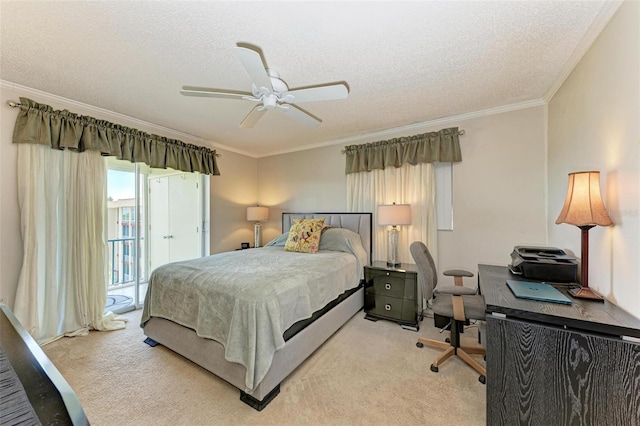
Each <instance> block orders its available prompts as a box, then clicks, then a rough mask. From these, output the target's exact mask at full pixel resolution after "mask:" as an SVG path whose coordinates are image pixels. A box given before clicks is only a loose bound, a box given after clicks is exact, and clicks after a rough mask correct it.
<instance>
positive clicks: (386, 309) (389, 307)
mask: <svg viewBox="0 0 640 426" xmlns="http://www.w3.org/2000/svg"><path fill="white" fill-rule="evenodd" d="M384 310H385V311H390V310H391V305H390V304H388V303H387V304H386V305H384Z"/></svg>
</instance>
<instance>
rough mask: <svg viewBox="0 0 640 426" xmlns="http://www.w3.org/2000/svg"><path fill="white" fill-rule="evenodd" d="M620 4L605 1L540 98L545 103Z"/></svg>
mask: <svg viewBox="0 0 640 426" xmlns="http://www.w3.org/2000/svg"><path fill="white" fill-rule="evenodd" d="M622 3H623V0H614V1H607V2H606V3H605V4H604V5H603V6H602V10H601V11H600V13H599V14H598V16H596V19H594V20H593V23H592V24H591V26H590V27H589V29H588V30H587V32H586V33H585V35H584V37H582V40H580V43H578V46H576V49H575V50H574V51H573V54H572V55H571V56H570V57H569V59H567V61H566V62H565V63H564V66H563V67H562V70H560V73H559V74H558V77H557V78H556V81H555V82H554V83H553V84H552V85H551V87H549V89H547V92H546V93H545V94H544V96H543V97H542V99H543V100H544V101H545V102H549V101H550V100H551V98H553V97H554V95H555V94H556V92H557V91H558V90H559V89H560V87H561V86H562V84H563V83H564V82H565V80H566V79H567V78H568V77H569V75H570V74H571V72H572V71H573V70H574V69H575V67H576V66H577V65H578V63H579V62H580V60H582V57H583V56H584V55H585V53H587V51H588V50H589V49H590V48H591V46H592V45H593V43H594V41H595V40H596V38H598V36H599V35H600V33H601V32H602V30H603V29H604V27H606V26H607V24H608V23H609V21H610V20H611V18H612V17H613V15H614V14H615V13H616V11H617V10H618V8H619V7H620V5H621V4H622Z"/></svg>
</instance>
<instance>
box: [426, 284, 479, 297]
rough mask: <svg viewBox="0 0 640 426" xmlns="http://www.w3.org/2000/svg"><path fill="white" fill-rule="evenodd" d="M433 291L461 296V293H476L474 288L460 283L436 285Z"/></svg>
mask: <svg viewBox="0 0 640 426" xmlns="http://www.w3.org/2000/svg"><path fill="white" fill-rule="evenodd" d="M433 292H434V293H436V294H440V293H442V294H451V295H453V296H463V295H472V294H477V290H476V289H474V288H469V287H464V286H460V285H443V286H437V287H436V288H435V289H433Z"/></svg>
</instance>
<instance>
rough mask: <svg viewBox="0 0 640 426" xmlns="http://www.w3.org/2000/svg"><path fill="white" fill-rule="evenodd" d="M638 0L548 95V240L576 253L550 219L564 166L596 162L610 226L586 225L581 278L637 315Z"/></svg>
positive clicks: (557, 206) (575, 234)
mask: <svg viewBox="0 0 640 426" xmlns="http://www.w3.org/2000/svg"><path fill="white" fill-rule="evenodd" d="M639 28H640V2H637V1H634V2H631V1H626V2H624V3H623V4H622V5H621V6H620V8H619V9H618V11H617V12H616V14H615V15H614V16H613V18H612V19H611V21H610V22H609V24H608V25H607V26H606V27H605V29H604V31H603V32H602V33H601V34H600V36H599V38H598V39H596V41H595V42H594V44H593V45H592V46H591V48H590V49H589V50H588V51H587V53H586V54H585V56H584V57H583V58H582V60H581V62H580V63H579V64H578V65H577V66H576V68H575V69H574V70H573V72H572V73H571V75H570V76H569V78H567V80H566V81H565V82H564V84H563V85H562V86H561V88H560V89H559V91H558V92H557V93H556V95H555V96H554V97H553V99H552V100H551V101H550V103H549V118H548V120H549V136H548V140H549V141H548V143H549V147H548V150H549V154H548V167H549V176H548V179H549V217H548V223H549V241H550V244H553V245H557V246H559V247H565V248H568V249H570V250H572V251H574V252H575V253H576V254H577V255H578V256H580V231H579V230H578V228H576V227H575V226H571V225H555V224H554V222H555V219H556V218H557V215H558V213H559V212H560V210H561V208H562V204H563V202H564V197H565V194H566V190H567V173H569V172H574V171H581V170H600V172H601V173H600V185H601V189H602V193H603V198H604V200H605V205H606V206H607V208H608V209H609V210H610V212H611V216H612V219H613V221H614V226H613V227H609V228H603V227H596V228H593V229H591V231H590V232H589V237H590V239H589V245H590V255H589V286H590V287H592V288H594V289H596V290H597V291H599V292H600V293H601V294H603V295H604V296H606V297H607V298H608V299H609V300H611V301H612V302H614V303H616V304H617V305H619V306H620V307H622V308H624V309H626V310H627V311H629V312H630V313H632V314H633V315H635V316H636V317H640V284H639V283H638V277H639V276H640V224H639V222H640V140H639V139H638V138H639V137H640V30H639Z"/></svg>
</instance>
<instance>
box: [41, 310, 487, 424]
mask: <svg viewBox="0 0 640 426" xmlns="http://www.w3.org/2000/svg"><path fill="white" fill-rule="evenodd" d="M140 315H141V311H140V310H137V311H133V312H129V313H126V314H124V315H123V316H124V317H126V318H128V319H129V322H128V323H127V327H126V328H125V329H124V330H117V331H111V332H96V331H92V332H91V333H90V334H89V336H86V337H74V338H63V339H59V340H57V341H55V342H53V343H51V344H49V345H46V346H45V347H43V349H44V350H45V352H46V354H47V355H48V356H49V358H50V359H51V360H52V362H53V363H54V364H55V365H56V367H57V368H58V369H59V370H60V372H61V373H62V375H63V376H64V377H65V378H66V379H67V381H68V382H69V384H70V385H71V386H72V387H73V388H74V390H75V392H76V394H77V395H78V398H79V399H80V401H81V403H82V405H83V407H84V409H85V412H86V414H87V417H88V418H89V421H90V422H91V424H92V425H116V424H117V425H228V424H252V425H255V424H260V425H365V424H373V425H390V424H396V425H397V424H421V425H444V424H456V425H484V424H485V412H486V408H485V401H486V399H485V386H484V385H482V384H481V383H480V382H478V374H477V373H476V372H475V371H474V370H473V369H471V368H470V367H469V366H467V365H466V364H464V363H463V362H462V361H461V360H459V359H456V358H455V357H454V358H452V359H450V360H448V361H447V362H446V363H444V364H443V365H441V367H440V372H439V373H433V372H431V371H430V370H429V366H430V365H431V361H432V360H433V359H434V358H435V357H436V356H438V354H439V353H440V350H438V349H433V348H429V347H424V348H422V349H419V348H417V347H416V345H415V343H416V340H417V337H418V336H424V337H430V338H436V339H442V340H444V337H446V336H445V335H446V334H447V333H443V334H440V333H438V330H436V329H434V328H433V326H432V325H431V324H432V323H433V320H430V319H425V320H424V321H423V322H422V324H421V328H420V331H419V332H417V333H416V332H413V331H409V330H404V329H402V328H401V327H400V326H398V325H397V324H395V323H392V322H388V321H378V322H371V321H367V320H365V319H364V313H363V312H359V313H357V314H356V315H355V316H354V317H353V318H352V319H351V320H350V321H348V322H347V323H346V324H345V325H344V326H343V327H342V328H341V329H340V330H338V332H337V333H336V334H334V335H333V336H332V337H331V338H330V339H329V340H328V341H327V342H325V343H324V344H323V345H322V346H321V347H320V348H319V349H318V350H317V351H316V352H315V353H314V354H313V355H312V356H311V357H310V358H308V359H307V360H306V361H305V362H304V363H303V364H302V365H301V366H299V367H298V368H297V369H296V370H295V371H294V372H293V373H292V374H291V375H290V376H289V377H288V378H287V379H286V380H285V381H284V382H283V383H282V385H281V392H280V395H278V396H277V397H276V398H275V399H274V400H273V401H272V402H271V404H269V405H268V406H267V407H266V408H265V409H264V410H263V411H261V412H258V411H255V410H254V409H252V408H250V407H249V406H247V405H245V404H244V403H242V402H241V401H240V399H239V392H238V390H237V389H236V388H234V387H233V386H231V385H229V384H228V383H226V382H224V381H223V380H221V379H219V378H217V377H216V376H214V375H213V374H211V373H209V372H207V371H206V370H204V369H202V368H201V367H199V366H197V365H195V364H193V363H192V362H190V361H188V360H186V359H185V358H183V357H181V356H180V355H177V354H175V353H174V352H172V351H170V350H169V349H167V348H165V347H164V346H162V345H158V346H157V347H155V348H152V347H150V346H148V345H147V344H145V343H144V342H143V340H144V338H145V336H144V335H143V333H142V330H141V329H140V328H139V321H140ZM473 335H474V329H473V328H472V329H470V330H468V331H467V332H466V333H465V336H466V337H467V338H470V337H472V336H473Z"/></svg>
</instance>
